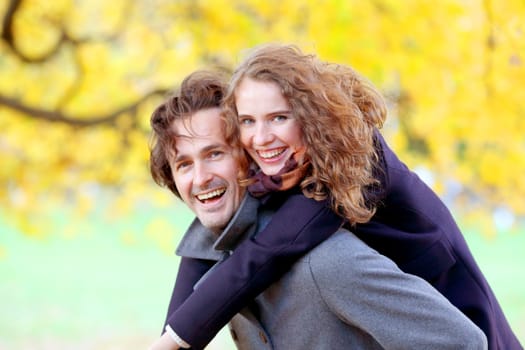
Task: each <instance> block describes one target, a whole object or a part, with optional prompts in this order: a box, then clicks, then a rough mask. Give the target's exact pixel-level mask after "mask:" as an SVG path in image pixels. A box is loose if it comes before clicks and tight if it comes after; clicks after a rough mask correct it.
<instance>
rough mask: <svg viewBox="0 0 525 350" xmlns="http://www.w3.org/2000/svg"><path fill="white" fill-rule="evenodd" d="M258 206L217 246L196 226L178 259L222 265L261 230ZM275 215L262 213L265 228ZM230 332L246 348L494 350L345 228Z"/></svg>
mask: <svg viewBox="0 0 525 350" xmlns="http://www.w3.org/2000/svg"><path fill="white" fill-rule="evenodd" d="M256 203H257V201H256V200H253V199H252V198H251V197H249V196H248V197H246V199H245V200H244V201H243V204H242V206H241V208H240V210H239V211H238V213H237V215H236V216H235V218H234V219H233V220H232V222H231V223H230V225H229V226H228V227H227V228H226V230H225V231H224V232H223V234H222V235H221V236H220V237H219V238H218V239H217V240H215V238H214V237H213V235H212V234H211V233H209V232H207V231H206V230H205V229H203V227H202V226H200V225H199V224H198V221H196V222H195V223H194V224H193V225H192V227H191V228H190V230H189V231H188V232H187V234H186V235H185V237H184V238H183V240H182V241H181V244H180V245H179V248H178V254H179V255H182V256H189V257H196V258H208V259H209V258H214V259H218V258H219V257H220V256H221V252H219V251H218V249H214V248H219V249H220V250H222V251H226V252H227V251H230V250H233V249H234V246H235V244H236V243H237V242H238V239H245V238H246V236H247V235H250V236H251V235H253V234H255V232H256V231H260V229H261V228H260V227H259V228H256V227H255V225H253V221H254V219H255V218H256V217H257V204H256ZM268 214H270V215H271V213H260V212H259V213H258V215H259V220H260V223H261V222H267V220H269V217H270V216H269V215H268ZM259 226H261V225H259ZM239 227H242V228H243V229H242V230H239ZM212 270H213V269H212ZM203 278H205V277H203ZM229 327H230V331H231V333H232V337H233V339H234V341H235V343H236V345H237V347H238V348H239V349H282V350H294V349H298V350H299V349H301V350H304V349H316V350H318V349H327V350H328V349H330V350H333V349H458V350H459V349H461V350H463V349H486V348H487V341H486V338H485V336H484V334H483V333H482V332H481V330H480V329H479V328H478V327H477V326H475V325H474V324H473V323H472V322H471V321H470V320H469V319H468V318H467V317H465V316H464V315H463V314H462V313H461V312H460V311H459V310H458V309H456V308H455V307H454V306H453V305H452V304H450V302H449V301H448V300H447V299H445V298H444V297H443V296H442V295H441V294H439V293H438V292H437V291H436V290H435V289H434V288H432V287H431V286H430V285H429V284H428V283H427V282H425V281H424V280H422V279H420V278H418V277H416V276H413V275H408V274H405V273H403V272H402V271H401V270H399V269H398V268H397V266H396V265H395V264H394V263H393V262H392V261H391V260H389V259H388V258H386V257H385V256H383V255H380V254H378V253H377V252H376V251H374V250H373V249H371V248H370V247H368V246H367V245H366V244H364V243H363V242H362V241H361V240H359V239H358V238H357V237H356V236H355V235H354V234H352V233H351V232H349V231H347V230H344V229H340V230H339V231H338V232H337V233H335V234H334V235H333V236H332V237H331V238H330V239H328V240H326V241H325V242H323V243H322V244H320V245H319V246H318V247H317V248H315V249H313V250H312V251H311V252H310V253H308V254H307V255H305V256H304V257H303V258H301V259H300V260H299V261H298V262H297V263H296V264H295V265H294V266H293V267H292V269H291V270H290V272H288V273H287V274H286V275H285V276H284V277H283V278H282V279H281V280H280V281H279V282H277V283H275V284H274V285H272V286H271V287H270V288H268V289H267V290H266V291H265V292H263V293H261V294H260V295H259V296H258V297H257V299H256V301H255V303H254V304H253V305H251V306H250V307H249V308H245V309H244V310H243V311H242V312H241V313H240V314H238V315H236V316H235V317H234V318H233V319H232V320H231V322H230V324H229Z"/></svg>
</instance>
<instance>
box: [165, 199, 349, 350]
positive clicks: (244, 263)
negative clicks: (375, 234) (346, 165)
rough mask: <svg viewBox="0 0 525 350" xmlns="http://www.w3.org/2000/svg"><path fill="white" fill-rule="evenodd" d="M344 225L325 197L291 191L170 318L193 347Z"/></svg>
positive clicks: (224, 323)
mask: <svg viewBox="0 0 525 350" xmlns="http://www.w3.org/2000/svg"><path fill="white" fill-rule="evenodd" d="M341 224H342V219H341V218H340V217H338V216H337V215H336V214H334V213H333V212H332V211H331V210H330V209H329V207H328V206H327V205H326V203H325V202H318V201H315V200H313V199H308V198H306V197H305V196H304V195H303V194H302V193H301V194H299V193H294V194H291V195H290V196H289V197H288V198H287V200H286V202H285V203H284V204H283V205H282V206H281V207H280V208H279V210H278V211H277V212H276V214H275V215H274V216H273V218H272V220H271V221H270V222H269V223H268V225H267V226H266V227H265V229H264V230H263V231H262V232H259V233H258V234H257V238H256V239H255V238H251V239H246V240H245V241H244V242H242V243H241V244H240V245H239V246H238V247H237V248H236V249H235V251H234V252H233V254H232V255H231V256H230V257H229V258H228V259H226V260H225V261H224V262H222V263H221V264H220V265H219V266H217V267H216V268H215V270H214V271H213V272H212V273H210V274H209V275H208V277H207V278H206V279H205V280H204V281H202V282H201V283H200V285H199V287H198V288H197V289H196V290H195V291H194V292H193V293H192V294H191V295H190V296H189V297H188V298H187V299H186V301H185V302H184V303H183V304H182V305H181V306H180V307H179V308H178V309H177V310H176V311H175V312H173V313H171V314H170V316H169V318H168V323H169V324H170V326H171V328H172V329H173V330H174V331H175V332H176V333H177V334H178V335H179V336H180V337H181V338H182V339H184V340H185V341H186V342H188V343H189V344H191V345H192V348H194V349H200V348H203V347H204V346H206V344H208V343H209V342H210V341H211V339H213V337H214V336H215V335H216V334H217V332H218V331H219V330H220V329H221V328H222V327H223V326H224V325H226V323H227V322H228V321H229V320H230V319H231V318H232V317H233V316H234V315H235V314H236V313H238V312H239V311H240V310H241V309H242V308H243V307H245V306H246V305H248V303H249V302H250V301H252V300H253V299H254V298H255V297H256V296H257V295H258V294H259V293H261V292H262V291H264V290H265V289H266V288H267V287H269V286H270V285H271V284H272V283H273V282H275V281H277V280H278V279H279V278H280V277H281V276H282V275H283V274H284V273H285V272H286V271H288V270H289V269H290V267H291V265H292V264H293V263H294V262H295V261H296V260H297V259H298V258H299V257H301V256H302V255H304V254H305V253H306V252H308V251H310V250H311V249H312V248H313V247H315V246H316V245H318V244H319V243H320V242H322V241H324V240H325V239H326V238H327V237H329V236H330V235H331V234H333V233H334V232H335V231H336V230H337V229H338V228H339V227H340V226H341Z"/></svg>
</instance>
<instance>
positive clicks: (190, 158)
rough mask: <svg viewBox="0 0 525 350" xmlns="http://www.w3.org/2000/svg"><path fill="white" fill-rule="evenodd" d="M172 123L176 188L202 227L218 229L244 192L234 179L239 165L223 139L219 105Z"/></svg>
mask: <svg viewBox="0 0 525 350" xmlns="http://www.w3.org/2000/svg"><path fill="white" fill-rule="evenodd" d="M172 127H173V129H174V131H175V135H176V137H175V144H176V147H175V155H174V156H173V157H170V166H171V170H172V174H173V179H174V181H175V185H176V186H177V190H178V191H179V193H180V196H181V198H182V200H183V201H184V202H185V203H186V204H187V205H188V207H189V208H190V209H191V210H192V211H193V212H194V213H195V215H196V216H197V217H198V218H199V220H200V221H201V223H202V224H203V225H204V226H205V227H207V228H209V229H211V230H214V231H216V232H220V231H221V230H222V229H223V228H224V227H225V226H226V225H227V224H228V222H229V220H230V219H231V218H232V217H233V215H234V214H235V212H236V211H237V209H238V208H239V205H240V203H241V200H242V197H243V195H244V189H243V188H241V187H240V186H239V185H238V183H237V174H238V170H239V169H238V168H239V166H238V164H237V161H236V160H235V158H234V156H233V154H232V149H231V147H230V146H229V145H228V144H226V142H225V140H224V136H223V131H222V130H223V124H222V122H221V119H220V109H219V108H211V109H204V110H201V111H198V112H197V113H195V114H193V115H192V116H191V117H187V118H184V119H182V120H176V121H175V122H174V123H173V126H172Z"/></svg>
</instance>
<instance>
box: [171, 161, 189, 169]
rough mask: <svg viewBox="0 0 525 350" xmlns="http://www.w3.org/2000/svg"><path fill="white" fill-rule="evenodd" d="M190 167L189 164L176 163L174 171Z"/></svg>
mask: <svg viewBox="0 0 525 350" xmlns="http://www.w3.org/2000/svg"><path fill="white" fill-rule="evenodd" d="M190 165H191V163H190V162H182V163H178V164H177V165H176V167H175V169H177V170H179V171H181V170H184V169H187V168H188V167H189V166H190Z"/></svg>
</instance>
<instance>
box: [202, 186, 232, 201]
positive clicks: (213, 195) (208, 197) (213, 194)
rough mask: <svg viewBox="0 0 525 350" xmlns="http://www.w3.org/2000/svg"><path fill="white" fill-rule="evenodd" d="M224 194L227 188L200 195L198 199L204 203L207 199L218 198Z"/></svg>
mask: <svg viewBox="0 0 525 350" xmlns="http://www.w3.org/2000/svg"><path fill="white" fill-rule="evenodd" d="M224 192H226V189H225V188H221V189H218V190H215V191H211V192H208V193H204V194H199V195H197V198H198V199H199V200H201V201H204V200H206V199H210V198H214V197H218V196H220V195H221V194H223V193H224Z"/></svg>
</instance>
